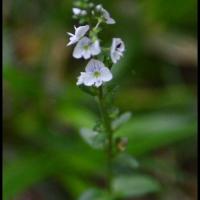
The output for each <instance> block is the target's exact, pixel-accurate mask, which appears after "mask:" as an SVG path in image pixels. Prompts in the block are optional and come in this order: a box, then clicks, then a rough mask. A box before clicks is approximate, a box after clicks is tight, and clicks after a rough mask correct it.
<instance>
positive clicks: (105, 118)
mask: <svg viewBox="0 0 200 200" xmlns="http://www.w3.org/2000/svg"><path fill="white" fill-rule="evenodd" d="M98 100H99V107H100V112H101V117H102V120H103V124H104V128H105V131H106V133H107V137H108V145H107V148H106V153H107V165H108V171H107V181H108V191H109V193H112V188H111V181H112V158H113V142H112V140H113V131H112V127H111V120H110V117H109V114H108V111H107V108H106V105H105V101H104V100H105V99H104V95H103V88H102V87H100V88H99V95H98Z"/></svg>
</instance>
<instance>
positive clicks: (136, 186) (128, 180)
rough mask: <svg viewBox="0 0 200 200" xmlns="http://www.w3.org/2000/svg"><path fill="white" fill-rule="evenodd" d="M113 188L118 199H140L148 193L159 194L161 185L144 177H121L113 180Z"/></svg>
mask: <svg viewBox="0 0 200 200" xmlns="http://www.w3.org/2000/svg"><path fill="white" fill-rule="evenodd" d="M112 188H113V191H114V193H115V195H116V196H118V197H139V196H143V195H145V194H148V193H152V192H157V191H158V190H159V189H160V185H159V183H158V182H157V181H156V180H154V179H153V178H151V177H148V176H144V175H135V176H120V177H118V178H116V179H114V180H113V183H112Z"/></svg>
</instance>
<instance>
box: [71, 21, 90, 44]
mask: <svg viewBox="0 0 200 200" xmlns="http://www.w3.org/2000/svg"><path fill="white" fill-rule="evenodd" d="M74 28H75V34H72V33H68V35H70V36H71V37H70V38H69V40H70V42H69V43H68V44H67V46H69V45H72V44H75V43H77V42H78V41H79V40H80V39H81V38H82V37H83V36H84V35H85V34H86V33H87V32H88V30H89V28H90V27H89V25H85V26H79V27H78V28H76V27H75V26H74Z"/></svg>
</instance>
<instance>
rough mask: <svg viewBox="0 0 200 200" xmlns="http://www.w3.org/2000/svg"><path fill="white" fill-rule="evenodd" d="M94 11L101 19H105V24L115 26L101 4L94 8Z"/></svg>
mask: <svg viewBox="0 0 200 200" xmlns="http://www.w3.org/2000/svg"><path fill="white" fill-rule="evenodd" d="M96 10H97V11H98V12H100V13H101V14H102V17H103V18H104V19H105V22H106V24H115V23H116V22H115V20H114V19H113V18H111V16H110V13H109V12H108V11H107V10H106V9H104V8H103V6H102V5H101V4H99V5H97V6H96Z"/></svg>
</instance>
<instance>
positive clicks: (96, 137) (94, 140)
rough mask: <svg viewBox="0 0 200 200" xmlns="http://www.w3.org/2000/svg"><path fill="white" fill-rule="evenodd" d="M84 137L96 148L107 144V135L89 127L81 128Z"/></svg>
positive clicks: (101, 147)
mask: <svg viewBox="0 0 200 200" xmlns="http://www.w3.org/2000/svg"><path fill="white" fill-rule="evenodd" d="M80 134H81V136H82V138H83V139H84V140H85V142H86V143H87V144H89V145H90V146H91V147H92V148H94V149H103V148H104V146H105V140H106V138H105V135H104V134H103V133H98V132H96V131H93V130H91V129H88V128H82V129H81V130H80Z"/></svg>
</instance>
